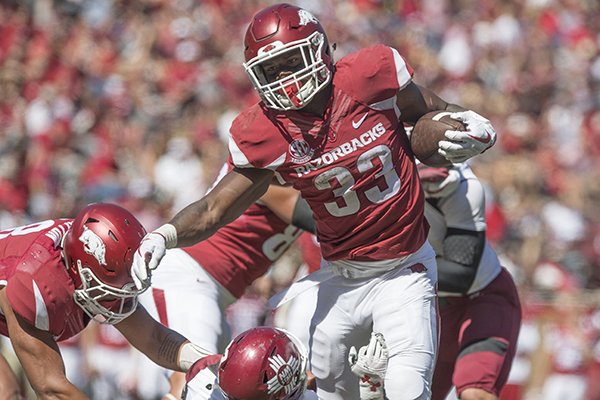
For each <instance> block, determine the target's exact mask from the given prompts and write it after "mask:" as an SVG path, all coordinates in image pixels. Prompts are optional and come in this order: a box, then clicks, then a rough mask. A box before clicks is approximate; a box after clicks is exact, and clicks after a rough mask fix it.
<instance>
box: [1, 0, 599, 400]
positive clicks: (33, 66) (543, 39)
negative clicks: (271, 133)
mask: <svg viewBox="0 0 600 400" xmlns="http://www.w3.org/2000/svg"><path fill="white" fill-rule="evenodd" d="M290 2H293V3H295V4H298V5H300V6H302V7H304V8H306V9H308V10H311V11H313V12H314V13H315V14H316V15H317V16H318V17H319V18H320V20H321V22H322V24H323V25H324V26H325V28H326V30H327V32H328V35H329V39H330V41H331V42H333V43H335V44H336V48H335V51H334V56H335V58H337V59H339V58H341V57H343V56H344V55H346V54H348V53H351V52H353V51H355V50H357V49H359V48H361V47H366V46H370V45H372V44H375V43H380V42H381V43H385V44H387V45H390V46H393V47H395V48H397V49H398V50H399V51H400V53H401V54H403V55H404V57H405V58H406V59H407V60H408V62H409V63H410V64H411V65H412V66H413V67H414V69H415V76H414V79H415V81H416V82H417V83H420V84H423V85H424V86H428V87H431V88H432V89H434V90H435V91H436V92H437V93H438V94H440V96H441V97H442V98H444V99H445V100H447V101H449V102H454V103H457V104H460V105H463V106H465V107H467V108H472V109H474V110H476V111H478V112H479V113H481V114H483V115H485V116H487V117H488V118H490V119H491V120H492V122H493V124H494V126H495V127H496V130H497V131H498V133H499V134H498V137H499V141H498V143H497V144H496V146H495V147H494V148H493V149H492V150H490V151H488V152H487V153H486V154H484V155H483V156H480V157H478V158H476V159H475V160H474V161H473V169H474V170H475V172H476V173H477V174H478V176H479V177H480V178H481V179H482V181H484V182H485V184H486V186H487V201H488V204H487V215H488V231H487V234H488V239H489V240H490V241H491V242H492V243H493V245H494V247H495V248H496V250H497V251H498V252H499V254H500V256H501V258H502V261H503V263H504V265H505V266H507V268H509V270H510V271H511V273H512V274H513V276H514V277H515V279H516V280H517V283H518V284H519V289H520V290H521V296H522V299H523V306H524V311H525V318H526V320H525V323H524V328H523V330H522V341H523V344H522V350H523V351H522V354H521V355H520V357H517V361H516V364H518V365H516V366H515V368H514V369H513V376H512V377H511V383H512V384H514V386H515V387H517V388H516V389H515V390H522V392H523V396H524V397H523V398H530V399H535V398H543V399H549V398H550V397H547V395H545V394H544V390H550V389H548V388H549V387H551V385H553V384H554V385H557V384H556V383H553V382H555V381H556V379H558V382H562V381H561V380H560V378H564V377H568V378H569V379H570V380H569V381H568V382H570V383H569V385H571V386H568V385H567V386H568V387H569V388H573V389H569V390H573V391H576V390H580V391H582V393H585V394H582V396H586V397H585V398H586V399H600V388H598V387H597V386H598V385H600V380H599V379H598V377H599V376H600V339H599V338H600V312H599V311H600V294H599V293H600V292H599V291H598V289H599V288H600V212H599V211H600V3H599V2H598V1H596V0H504V1H494V0H421V1H418V0H331V1H326V2H325V1H319V0H301V1H290ZM269 3H274V2H273V1H257V0H136V1H126V0H3V1H1V2H0V229H1V228H7V227H11V226H16V225H22V224H25V223H28V222H32V221H36V220H41V219H46V218H55V217H69V216H73V215H75V213H76V210H78V209H79V208H81V207H82V206H83V205H85V204H87V203H89V202H93V201H112V202H118V203H120V204H122V205H124V206H125V207H127V208H129V209H130V210H131V211H132V212H134V214H136V216H138V217H139V219H140V220H141V221H142V222H143V223H144V225H145V226H146V228H147V229H148V230H151V229H153V228H155V227H156V226H157V225H158V224H159V223H161V222H162V221H164V220H166V219H168V218H169V217H170V216H172V215H173V214H174V213H175V212H176V211H178V210H180V209H181V208H182V207H183V206H185V205H186V204H188V203H189V202H191V201H193V200H194V199H197V198H199V197H200V196H201V195H202V194H204V192H205V191H206V188H207V187H208V186H209V185H210V183H211V182H212V180H213V179H214V177H215V176H216V175H217V172H218V170H219V169H220V166H221V164H222V163H223V161H224V160H225V159H226V157H227V147H226V143H227V136H228V128H229V124H230V123H231V121H232V119H233V118H234V117H235V115H236V114H237V112H238V111H240V110H241V109H242V108H243V107H245V106H246V105H249V104H252V103H253V102H255V101H257V96H256V94H255V93H254V91H253V89H252V87H251V85H250V82H249V80H248V79H247V77H246V75H245V73H244V71H243V68H242V66H241V63H242V61H243V51H242V50H243V48H242V38H243V33H244V31H245V28H246V24H247V22H248V20H249V18H250V16H251V15H252V14H253V13H254V12H255V11H257V10H258V9H259V8H261V7H263V6H265V5H267V4H269ZM297 258H298V257H297V254H294V255H292V256H290V257H288V258H286V260H287V261H286V262H285V263H284V264H286V263H288V264H293V263H300V262H301V260H298V259H297ZM280 264H281V263H280ZM276 269H277V268H275V269H274V272H273V273H272V274H271V275H270V276H269V277H268V278H267V280H268V279H271V280H273V281H274V282H267V283H265V281H264V280H263V281H260V285H257V287H255V288H254V289H253V292H252V293H251V294H249V296H247V297H246V298H245V299H244V300H243V301H245V302H246V308H244V305H243V303H242V305H241V306H240V305H238V306H237V308H234V309H232V313H231V315H233V316H234V317H235V316H238V317H237V318H238V319H239V320H240V321H242V320H243V323H242V322H240V324H242V325H243V326H244V327H246V326H247V325H248V324H249V323H252V321H255V323H260V322H261V320H260V309H261V307H264V298H265V297H266V296H268V295H269V294H270V293H271V292H272V291H273V290H275V288H277V287H279V286H280V285H281V284H282V282H285V281H286V280H289V279H291V277H290V276H287V275H286V273H285V272H277V271H276ZM282 270H283V271H287V270H290V271H291V270H294V268H289V267H287V266H284V267H282ZM261 299H262V300H261ZM245 309H246V310H251V311H249V312H248V313H244V310H245ZM248 315H251V318H249V317H248ZM234 320H235V318H234ZM250 320H252V321H250ZM233 322H234V324H235V321H233ZM565 385H566V384H565V383H562V384H558V386H557V387H565ZM576 387H578V389H577V388H576ZM513 389H514V388H513ZM547 393H548V392H547ZM555 398H556V399H576V397H571V396H570V395H569V396H567V397H555ZM577 398H578V397H577ZM582 398H583V397H582Z"/></svg>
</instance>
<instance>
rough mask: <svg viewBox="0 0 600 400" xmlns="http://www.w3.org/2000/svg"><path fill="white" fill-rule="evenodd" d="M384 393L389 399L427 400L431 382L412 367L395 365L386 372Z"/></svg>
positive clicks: (429, 394)
mask: <svg viewBox="0 0 600 400" xmlns="http://www.w3.org/2000/svg"><path fill="white" fill-rule="evenodd" d="M385 395H386V398H387V399H389V400H427V399H429V398H430V396H431V382H428V381H427V376H424V375H423V374H421V373H419V372H418V371H416V370H415V369H414V368H409V367H406V366H395V367H393V368H388V371H387V372H386V375H385Z"/></svg>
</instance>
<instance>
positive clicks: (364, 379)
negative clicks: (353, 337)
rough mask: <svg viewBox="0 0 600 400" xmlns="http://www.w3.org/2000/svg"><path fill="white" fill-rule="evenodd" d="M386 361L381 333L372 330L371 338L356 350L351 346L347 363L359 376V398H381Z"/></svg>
mask: <svg viewBox="0 0 600 400" xmlns="http://www.w3.org/2000/svg"><path fill="white" fill-rule="evenodd" d="M387 362H388V350H387V345H386V344H385V339H384V338H383V335H382V334H381V333H375V332H373V333H372V334H371V340H370V341H369V344H368V345H366V346H362V347H361V348H360V349H359V350H358V351H356V347H354V346H352V347H351V348H350V352H349V354H348V363H349V364H350V369H351V370H352V372H353V373H354V374H355V375H357V376H358V377H359V386H360V398H361V400H383V399H384V390H383V380H384V378H385V372H386V369H387Z"/></svg>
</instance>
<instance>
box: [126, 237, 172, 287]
mask: <svg viewBox="0 0 600 400" xmlns="http://www.w3.org/2000/svg"><path fill="white" fill-rule="evenodd" d="M166 250H167V243H166V240H165V237H164V236H163V235H161V234H160V233H158V232H156V231H154V232H150V233H148V234H146V236H144V238H143V239H142V242H141V243H140V247H138V249H137V250H136V252H135V254H134V255H133V264H131V277H132V278H133V282H134V283H135V286H136V287H137V288H138V290H141V291H143V290H146V289H148V288H149V287H150V283H151V282H150V280H151V278H152V271H153V270H155V269H156V267H158V263H159V262H160V260H161V259H162V258H163V257H164V255H165V252H166Z"/></svg>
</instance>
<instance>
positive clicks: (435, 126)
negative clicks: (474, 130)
mask: <svg viewBox="0 0 600 400" xmlns="http://www.w3.org/2000/svg"><path fill="white" fill-rule="evenodd" d="M450 114H452V113H451V112H448V111H432V112H429V113H427V114H425V115H423V116H422V117H421V118H419V120H418V121H417V123H416V124H415V126H414V128H413V129H412V132H411V134H410V146H411V148H412V151H413V154H414V155H415V157H417V159H418V160H419V161H421V162H422V163H423V164H427V165H429V166H431V167H449V166H450V165H452V163H451V162H450V161H448V160H446V158H444V156H442V155H441V154H439V153H438V143H439V142H440V140H447V139H446V137H445V136H444V133H445V132H446V131H447V130H452V131H464V130H466V128H465V126H464V125H463V123H462V122H460V121H457V120H455V119H452V118H450Z"/></svg>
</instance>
